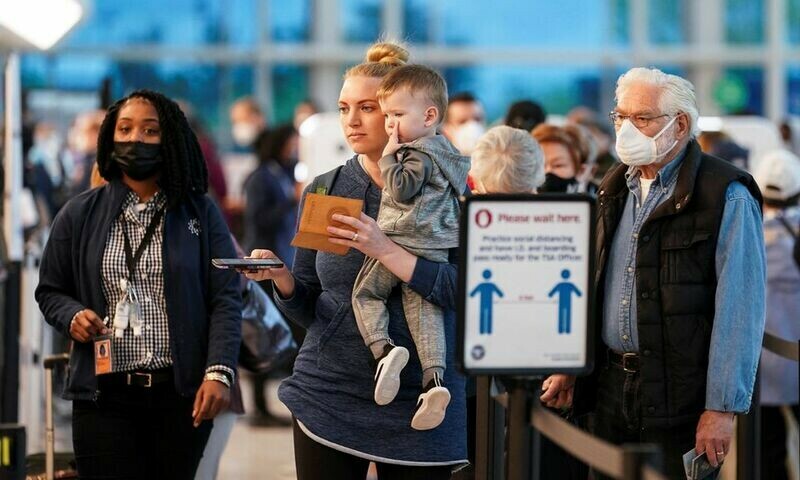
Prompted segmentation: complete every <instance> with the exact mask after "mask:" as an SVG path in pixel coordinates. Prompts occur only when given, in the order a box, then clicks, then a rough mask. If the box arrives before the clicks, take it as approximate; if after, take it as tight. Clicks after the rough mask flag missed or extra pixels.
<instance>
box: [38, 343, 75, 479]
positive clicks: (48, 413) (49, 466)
mask: <svg viewBox="0 0 800 480" xmlns="http://www.w3.org/2000/svg"><path fill="white" fill-rule="evenodd" d="M68 362H69V354H68V353H60V354H58V355H49V356H47V357H45V358H44V361H43V362H42V363H43V364H44V370H45V376H44V390H45V397H46V398H45V412H44V418H45V433H44V435H45V437H44V440H45V451H44V468H45V475H46V478H47V480H53V479H54V478H55V457H56V452H55V447H56V437H55V428H54V425H53V373H54V370H55V368H56V367H58V366H62V365H66V364H67V363H68Z"/></svg>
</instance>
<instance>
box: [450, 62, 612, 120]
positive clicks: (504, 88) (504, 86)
mask: <svg viewBox="0 0 800 480" xmlns="http://www.w3.org/2000/svg"><path fill="white" fill-rule="evenodd" d="M442 72H443V74H444V76H445V79H446V80H447V84H448V89H449V91H450V93H451V94H455V93H459V92H464V91H469V92H472V93H473V94H475V95H476V96H477V97H479V99H480V101H481V102H482V103H483V104H484V107H485V109H486V116H487V119H488V120H489V121H490V122H491V121H495V120H500V119H502V118H503V117H504V116H505V113H506V109H507V108H508V106H509V105H511V103H513V102H515V101H517V100H523V99H529V100H533V101H535V102H537V103H539V104H541V105H542V106H543V107H544V109H545V111H546V112H547V113H548V114H562V115H563V114H566V113H567V112H569V110H570V109H572V108H574V107H577V106H579V105H585V106H587V107H589V108H592V109H595V110H600V109H602V108H603V106H602V105H601V102H602V99H601V81H602V72H603V70H602V69H601V68H600V67H583V68H579V67H562V66H555V67H536V68H531V67H507V66H496V65H489V66H475V67H458V68H445V69H442ZM614 78H616V75H614Z"/></svg>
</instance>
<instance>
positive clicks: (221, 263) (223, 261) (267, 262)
mask: <svg viewBox="0 0 800 480" xmlns="http://www.w3.org/2000/svg"><path fill="white" fill-rule="evenodd" d="M211 265H214V266H215V267H217V268H234V269H236V270H265V269H268V268H281V267H283V262H281V261H280V260H278V259H277V258H212V259H211Z"/></svg>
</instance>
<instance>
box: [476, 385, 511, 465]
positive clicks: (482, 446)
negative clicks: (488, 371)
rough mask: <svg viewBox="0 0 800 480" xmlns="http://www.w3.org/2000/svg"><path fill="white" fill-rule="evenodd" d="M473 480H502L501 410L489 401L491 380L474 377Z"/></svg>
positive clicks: (503, 422) (504, 417)
mask: <svg viewBox="0 0 800 480" xmlns="http://www.w3.org/2000/svg"><path fill="white" fill-rule="evenodd" d="M475 383H476V387H477V388H476V395H477V398H476V400H477V402H476V403H477V405H476V425H475V437H476V438H475V478H476V480H501V479H503V478H505V476H504V468H503V460H504V455H503V452H504V451H505V444H504V443H505V442H504V431H505V421H506V414H505V409H504V408H503V407H502V406H501V405H499V404H498V403H497V402H496V401H494V399H493V398H492V377H490V376H488V375H481V376H478V377H477V378H476V382H475Z"/></svg>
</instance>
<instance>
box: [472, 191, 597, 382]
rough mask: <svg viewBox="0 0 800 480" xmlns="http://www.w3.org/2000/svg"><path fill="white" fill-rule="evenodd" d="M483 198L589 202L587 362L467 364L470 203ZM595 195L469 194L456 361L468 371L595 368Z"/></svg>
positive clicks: (524, 373) (526, 372) (580, 371)
mask: <svg viewBox="0 0 800 480" xmlns="http://www.w3.org/2000/svg"><path fill="white" fill-rule="evenodd" d="M476 202H477V203H482V202H525V203H528V202H530V203H540V202H581V203H588V204H589V216H590V224H589V229H590V230H589V255H588V257H589V272H588V276H587V278H588V285H587V286H586V290H587V291H588V297H587V308H586V339H585V341H586V349H585V352H586V357H585V363H584V365H583V366H580V367H569V368H558V367H553V366H549V367H547V368H536V367H533V366H531V367H528V366H520V367H518V368H511V367H504V368H496V367H487V368H475V367H472V368H467V367H466V365H467V363H466V361H465V360H466V357H465V355H467V354H468V349H467V346H466V345H465V341H466V339H465V324H466V318H465V316H466V305H467V303H466V302H467V301H468V299H469V298H468V295H467V278H468V275H467V271H468V267H469V263H470V262H469V257H468V247H469V246H468V244H467V243H468V238H469V228H470V224H471V221H470V220H471V219H470V218H469V212H470V206H471V204H472V203H476ZM595 213H596V212H595V199H594V197H591V196H589V195H576V194H558V193H546V194H486V195H471V196H467V197H466V198H465V199H464V201H463V202H462V204H461V223H460V229H459V236H460V241H459V262H458V268H459V269H458V297H457V305H456V307H457V312H456V362H457V364H458V367H459V369H460V370H461V371H462V372H464V373H465V374H467V375H511V376H538V375H549V374H554V373H565V374H571V375H588V374H589V373H591V372H592V371H593V369H594V363H595V343H596V342H595V340H596V338H595V337H596V335H597V332H596V330H595V321H594V320H595V318H594V317H595V316H594V311H595V291H594V290H595V288H594V283H595V275H596V271H595V261H594V259H595V245H596V242H595V234H596V218H595Z"/></svg>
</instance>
